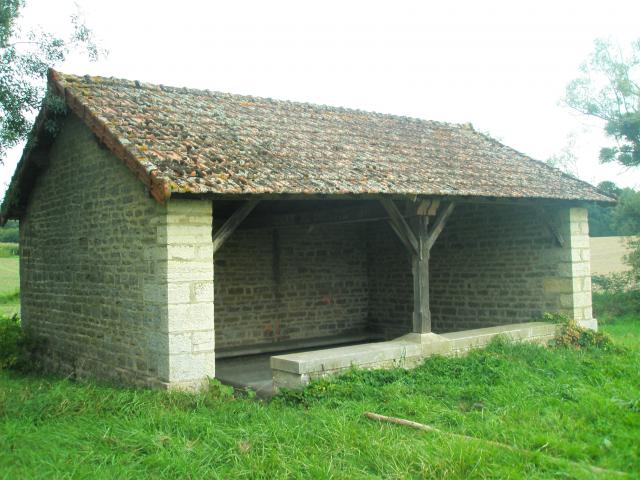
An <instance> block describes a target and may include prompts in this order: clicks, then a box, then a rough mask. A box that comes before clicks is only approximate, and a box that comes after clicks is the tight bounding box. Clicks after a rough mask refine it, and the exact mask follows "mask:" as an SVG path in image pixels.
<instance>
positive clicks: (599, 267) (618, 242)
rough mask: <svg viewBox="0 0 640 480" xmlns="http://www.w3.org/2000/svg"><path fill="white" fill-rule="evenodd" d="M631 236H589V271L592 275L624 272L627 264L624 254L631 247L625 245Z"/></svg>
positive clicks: (627, 267)
mask: <svg viewBox="0 0 640 480" xmlns="http://www.w3.org/2000/svg"><path fill="white" fill-rule="evenodd" d="M631 238H633V237H591V273H592V274H593V275H609V274H611V273H620V272H626V271H628V270H629V265H627V264H626V263H625V262H624V256H625V255H627V254H628V253H629V252H630V251H631V249H630V248H629V246H628V245H627V242H628V240H630V239H631Z"/></svg>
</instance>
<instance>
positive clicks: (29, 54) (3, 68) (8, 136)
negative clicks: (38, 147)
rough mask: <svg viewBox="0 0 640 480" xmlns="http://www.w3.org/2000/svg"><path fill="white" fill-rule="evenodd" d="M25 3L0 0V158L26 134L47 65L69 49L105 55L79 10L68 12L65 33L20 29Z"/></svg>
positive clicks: (39, 98) (61, 58)
mask: <svg viewBox="0 0 640 480" xmlns="http://www.w3.org/2000/svg"><path fill="white" fill-rule="evenodd" d="M24 5H25V0H2V2H0V161H1V160H2V159H3V158H4V156H5V155H6V151H7V149H9V148H11V147H13V146H14V145H16V144H17V143H19V142H20V141H21V140H23V139H25V138H26V136H27V135H28V133H29V131H30V129H31V124H32V121H33V117H34V113H35V112H36V111H37V109H38V108H39V107H40V104H41V103H42V99H43V98H44V94H45V86H46V76H47V70H48V68H49V67H50V66H55V65H58V64H60V63H62V62H64V60H65V59H66V58H67V56H68V55H69V54H70V53H71V52H72V51H83V52H84V53H85V54H86V55H87V56H88V58H89V60H91V61H95V60H97V59H98V58H99V57H100V56H103V55H106V51H104V50H102V49H100V48H99V47H98V45H97V43H96V41H95V39H94V36H93V32H92V31H91V30H90V29H89V28H88V27H87V26H86V25H85V23H84V21H83V20H82V18H81V16H80V15H79V14H75V15H72V16H71V18H70V23H71V26H72V33H71V34H70V35H69V36H67V37H62V36H60V35H57V34H55V33H52V32H45V31H41V30H30V31H28V32H26V33H23V32H22V31H21V29H20V27H19V20H20V12H21V9H22V8H23V7H24Z"/></svg>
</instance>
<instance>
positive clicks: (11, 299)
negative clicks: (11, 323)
mask: <svg viewBox="0 0 640 480" xmlns="http://www.w3.org/2000/svg"><path fill="white" fill-rule="evenodd" d="M5 245H12V244H0V250H1V249H2V247H3V246H5ZM0 253H1V252H0ZM19 288H20V270H19V258H18V257H17V256H8V257H5V256H2V255H1V254H0V315H8V316H11V315H13V314H16V313H20V293H19Z"/></svg>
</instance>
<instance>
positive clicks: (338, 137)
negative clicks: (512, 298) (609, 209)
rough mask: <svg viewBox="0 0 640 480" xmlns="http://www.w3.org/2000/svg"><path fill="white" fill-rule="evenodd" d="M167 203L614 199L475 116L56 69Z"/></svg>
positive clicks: (86, 113) (77, 107) (82, 110)
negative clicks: (397, 197)
mask: <svg viewBox="0 0 640 480" xmlns="http://www.w3.org/2000/svg"><path fill="white" fill-rule="evenodd" d="M49 81H50V88H51V89H53V90H54V91H56V92H58V93H59V94H63V95H64V96H65V98H66V100H67V104H68V105H69V107H70V108H71V110H72V111H74V112H75V113H76V114H77V115H78V116H80V117H81V118H82V119H84V121H85V122H86V123H87V125H89V127H90V128H91V129H92V130H93V131H94V132H95V133H96V135H98V137H100V138H101V139H102V140H103V142H104V143H105V144H106V145H107V146H108V147H109V148H110V149H111V150H112V151H113V152H114V153H115V154H116V155H117V156H118V157H120V158H121V159H123V160H124V161H125V162H126V163H127V165H129V167H130V168H132V170H134V171H135V172H136V173H137V174H138V176H140V178H142V179H143V180H145V181H147V182H148V183H149V185H150V187H151V190H152V193H153V194H154V196H156V198H158V199H159V200H163V199H166V198H168V197H169V196H170V195H171V194H172V193H175V192H180V193H196V194H209V193H215V194H267V193H268V194H328V195H333V194H410V195H438V196H471V197H493V198H496V197H497V198H532V199H533V198H546V199H565V200H594V201H611V199H610V198H609V197H607V196H605V195H603V194H602V193H601V192H600V191H598V190H597V189H596V188H594V187H593V186H591V185H589V184H587V183H585V182H582V181H580V180H577V179H575V178H572V177H570V176H568V175H565V174H563V173H561V172H560V171H559V170H556V169H554V168H551V167H549V166H548V165H546V164H544V163H543V162H539V161H536V160H533V159H531V158H530V157H527V156H526V155H523V154H521V153H519V152H517V151H515V150H513V149H511V148H509V147H507V146H505V145H502V144H501V143H499V142H498V141H496V140H493V139H491V138H490V137H488V136H486V135H484V134H481V133H478V132H476V131H474V130H473V128H472V127H470V126H467V125H456V124H449V123H442V122H434V121H426V120H419V119H414V118H407V117H399V116H393V115H384V114H379V113H371V112H363V111H359V110H349V109H344V108H333V107H326V106H318V105H311V104H305V103H294V102H288V101H279V100H271V99H265V98H256V97H248V96H240V95H231V94H226V93H218V92H209V91H203V90H191V89H186V88H174V87H165V86H162V85H150V84H145V83H140V82H137V81H128V80H119V79H113V78H102V77H89V76H85V77H78V76H73V75H67V74H63V73H59V72H55V71H51V72H50V79H49Z"/></svg>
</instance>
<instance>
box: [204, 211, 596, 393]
mask: <svg viewBox="0 0 640 480" xmlns="http://www.w3.org/2000/svg"><path fill="white" fill-rule="evenodd" d="M238 203H239V202H231V203H223V202H220V204H219V207H218V208H216V203H215V202H214V236H215V232H216V226H218V228H219V229H221V228H222V227H223V225H224V223H225V220H226V221H228V217H229V216H232V215H233V213H232V212H233V210H234V209H236V210H238V209H239V207H238V206H237V204H238ZM402 203H403V202H401V201H400V202H399V201H395V202H394V204H395V205H396V206H402V207H403V208H402V209H403V210H405V211H410V210H411V205H412V204H413V203H414V202H405V203H407V205H406V206H405V205H402ZM429 204H430V205H431V204H433V207H432V209H431V211H430V212H427V213H431V215H426V217H427V223H428V224H429V223H430V224H431V226H430V227H428V228H427V233H429V232H430V231H433V230H434V229H435V228H438V222H442V223H441V233H440V235H439V236H438V238H437V239H436V241H434V243H433V246H432V248H431V249H430V254H429V255H428V263H429V265H428V271H427V273H428V275H427V276H426V278H422V279H416V275H415V270H414V268H413V265H412V263H413V258H412V257H413V255H412V252H411V250H410V249H409V248H406V246H405V245H404V244H403V241H402V238H401V237H400V236H399V235H398V234H397V233H396V232H395V231H394V228H393V226H392V223H391V220H390V217H389V215H388V212H387V211H386V210H385V208H384V207H383V206H382V204H381V202H380V201H378V200H362V201H336V200H333V201H332V200H321V201H295V200H288V201H286V200H285V201H263V202H261V203H260V204H259V205H258V206H256V207H255V209H253V210H252V212H251V213H250V214H248V216H247V217H246V219H245V220H243V222H242V223H240V224H239V225H238V227H237V229H236V230H235V231H234V232H233V234H231V236H230V237H229V238H228V240H226V242H225V243H224V244H223V246H221V247H220V248H219V250H217V251H216V252H215V274H214V277H215V280H214V290H215V337H216V351H217V354H216V358H217V359H218V362H219V363H220V365H221V369H220V372H219V375H220V376H221V378H223V379H224V380H228V381H230V382H232V383H236V384H242V380H241V379H242V378H244V377H245V375H244V373H245V372H246V374H247V375H248V377H249V378H256V375H257V373H255V372H253V371H251V370H255V369H256V368H257V367H256V366H257V365H261V364H260V363H259V362H263V363H264V364H265V365H267V363H268V357H269V356H270V355H275V356H277V360H276V361H275V362H273V364H274V366H276V367H277V366H278V365H280V366H281V365H285V364H288V365H289V368H294V369H296V370H298V369H299V368H300V365H295V366H292V361H293V359H294V358H296V359H303V360H304V359H305V355H300V352H301V351H304V350H310V351H313V352H314V353H313V354H310V355H306V359H307V360H309V361H310V360H311V359H313V360H314V361H315V362H316V363H317V362H318V361H320V360H318V359H322V361H320V364H321V365H322V366H321V367H320V371H318V372H315V373H316V374H317V376H320V375H321V374H322V372H324V371H331V370H334V369H332V368H331V367H330V365H332V361H334V359H333V356H332V355H333V354H332V353H331V352H335V356H336V357H337V358H342V357H344V356H345V355H346V356H347V357H348V358H349V360H348V362H347V366H358V365H362V366H367V367H376V366H378V363H380V365H383V364H384V365H389V364H393V363H394V361H395V362H396V363H399V362H400V361H401V357H402V356H403V355H405V356H406V348H405V349H404V350H403V348H401V347H399V348H396V349H392V350H393V351H394V352H397V353H392V352H387V355H391V357H392V358H387V357H385V358H384V360H385V361H383V362H379V361H377V360H375V361H372V360H371V358H372V355H371V354H372V353H373V354H374V355H373V356H374V357H375V355H376V348H374V347H380V346H381V345H382V344H377V345H376V346H373V345H363V344H364V343H368V342H380V341H389V340H394V339H398V338H401V337H403V336H405V335H407V334H411V333H420V334H424V333H430V332H433V333H436V334H446V333H451V332H463V331H476V330H478V329H484V330H481V331H478V332H476V333H474V335H476V336H478V337H483V336H485V337H486V336H487V335H489V337H487V339H488V338H490V337H491V338H492V337H493V336H495V334H497V333H507V334H511V335H512V336H514V338H519V339H520V338H521V339H523V340H531V341H538V340H540V341H546V340H548V339H549V338H550V337H551V336H552V335H553V332H554V329H553V328H551V329H550V328H545V327H544V326H542V325H536V326H535V328H533V329H531V328H532V327H531V322H539V321H540V320H541V318H542V315H543V313H544V312H563V313H566V314H567V315H568V316H570V317H571V318H575V319H578V320H580V321H581V322H582V323H583V324H585V325H588V326H593V324H594V322H593V320H592V318H591V296H590V283H589V275H588V261H587V259H588V243H587V242H588V224H587V218H586V211H585V210H584V209H581V208H571V207H556V208H548V207H547V208H541V207H538V206H536V205H518V204H517V203H516V202H514V203H512V204H509V203H506V202H504V203H497V204H496V203H495V202H485V203H473V202H463V203H460V204H458V205H455V206H454V207H455V208H449V209H448V206H449V205H450V203H440V202H438V201H436V202H433V201H432V202H429ZM398 211H400V208H398ZM447 211H449V212H450V214H449V215H447V217H446V219H445V220H444V221H442V218H443V214H442V212H447ZM216 212H219V213H220V215H221V216H222V217H223V218H222V219H218V220H216ZM402 216H403V218H404V219H405V220H406V223H407V225H409V226H411V225H412V224H415V223H416V222H417V217H418V215H416V214H415V213H413V214H409V215H402ZM410 228H411V227H410ZM577 272H579V273H578V275H576V273H577ZM416 283H419V285H417V286H416ZM420 288H426V289H428V295H427V296H424V297H423V298H424V299H425V300H424V301H426V302H428V305H427V306H426V308H423V311H425V312H426V315H428V319H427V321H426V322H425V323H426V326H423V323H422V322H420V321H418V322H415V321H414V319H415V316H416V315H415V308H416V304H418V305H420V302H416V300H415V297H414V295H416V293H418V294H419V293H420V291H419V289H420ZM521 326H522V328H521ZM487 327H500V328H494V329H488V328H487ZM527 328H528V330H527V331H526V332H524V330H523V331H522V332H520V331H519V329H520V330H522V329H527ZM490 334H491V335H490ZM469 335H471V334H469ZM450 337H451V338H466V337H465V336H464V335H461V334H458V335H457V336H450ZM403 338H407V337H403ZM436 338H437V339H441V340H442V341H444V340H445V339H446V338H447V337H446V336H445V337H433V338H432V339H431V340H434V339H436ZM471 343H472V342H471V340H470V339H467V343H465V345H467V346H468V345H469V344H471ZM476 343H477V342H476ZM348 345H357V346H356V347H353V348H345V346H348ZM382 346H386V344H384V345H382ZM336 347H339V348H338V349H337V350H336ZM441 347H442V345H438V346H437V347H436V348H435V349H434V350H433V352H434V353H447V352H443V351H442V348H441ZM450 348H452V349H453V350H454V352H453V353H455V350H457V348H456V347H453V346H452V347H450ZM321 349H323V350H324V351H323V352H317V351H318V350H321ZM387 350H389V349H388V348H387ZM291 351H294V352H296V355H294V356H287V353H288V352H291ZM351 352H353V353H354V356H353V357H352V356H349V354H350V353H351ZM367 353H368V355H367ZM425 353H426V352H425ZM394 355H395V358H393V357H394ZM416 356H419V357H420V358H423V357H424V356H427V355H423V352H422V351H421V352H420V353H419V354H418V353H416ZM233 357H242V358H240V359H239V360H227V359H230V358H233ZM284 360H287V362H285V361H284ZM323 362H324V363H323ZM334 363H335V362H334ZM245 364H246V365H247V368H246V369H244V367H243V365H245ZM226 365H230V367H229V371H228V372H227V370H226ZM274 368H275V367H274ZM276 370H278V369H277V368H276ZM337 370H340V368H337ZM277 374H279V375H280V376H282V375H283V373H282V372H278V373H277ZM234 375H236V376H237V378H236V377H235V376H234ZM266 375H268V376H269V379H270V378H271V372H269V371H267V369H266V367H264V368H262V373H261V374H260V376H261V377H264V376H266ZM308 379H309V377H306V378H305V379H304V381H308ZM250 383H251V382H250ZM284 386H295V385H292V384H291V383H286V382H285V383H284Z"/></svg>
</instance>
